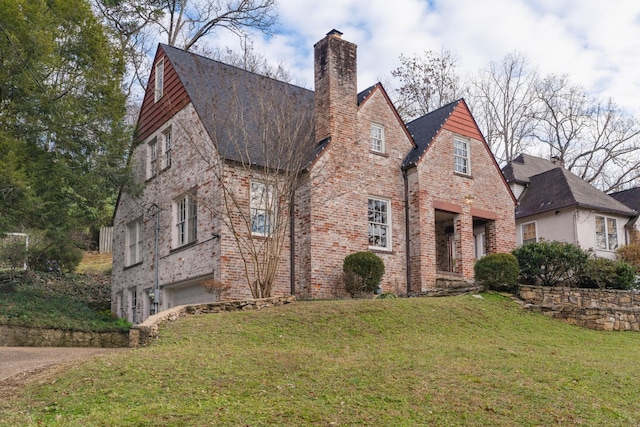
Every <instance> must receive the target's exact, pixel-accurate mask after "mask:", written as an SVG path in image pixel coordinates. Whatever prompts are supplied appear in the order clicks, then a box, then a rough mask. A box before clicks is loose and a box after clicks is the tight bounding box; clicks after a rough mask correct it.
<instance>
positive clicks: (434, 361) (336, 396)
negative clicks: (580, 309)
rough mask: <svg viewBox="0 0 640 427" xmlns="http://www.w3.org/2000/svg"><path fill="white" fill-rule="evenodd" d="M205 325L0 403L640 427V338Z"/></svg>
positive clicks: (325, 306)
mask: <svg viewBox="0 0 640 427" xmlns="http://www.w3.org/2000/svg"><path fill="white" fill-rule="evenodd" d="M483 296H484V298H483V299H478V298H474V297H472V296H462V297H455V298H415V299H384V300H347V301H314V302H298V303H295V304H291V305H287V306H282V307H277V308H272V309H268V310H263V311H256V312H253V311H251V312H235V313H223V314H214V315H202V316H195V317H190V318H186V319H182V320H180V321H178V322H173V323H171V324H169V325H167V326H166V327H164V328H163V329H162V330H161V337H160V339H159V341H158V342H156V343H154V344H153V345H152V346H150V347H147V348H142V349H137V350H132V351H131V352H127V353H124V354H118V355H110V356H105V357H102V358H99V359H92V360H89V361H85V362H83V363H82V364H81V365H80V366H78V367H75V368H70V369H68V370H66V372H65V373H64V374H63V375H62V374H60V375H59V376H57V377H50V378H47V379H46V380H43V381H40V382H39V383H38V384H31V385H29V386H27V387H26V389H25V390H24V391H23V392H21V393H19V394H17V395H15V396H13V397H12V398H11V399H9V400H6V401H3V402H0V413H2V414H3V415H2V416H1V417H0V426H5V425H6V426H14V425H47V426H49V425H52V426H56V425H60V426H89V425H90V426H192V425H194V426H204V425H217V426H273V425H277V426H303V425H313V426H362V425H370V426H416V425H428V426H431V425H433V426H473V425H480V426H516V425H517V426H543V425H544V426H547V425H565V426H566V425H589V426H629V425H638V424H639V423H640V405H638V396H640V381H638V378H640V363H638V354H640V335H638V334H637V333H630V332H627V333H620V332H618V333H611V332H597V331H591V330H587V329H583V328H579V327H575V326H570V325H566V324H563V323H560V322H558V321H554V320H550V319H548V318H546V317H544V316H541V315H537V314H533V313H529V312H526V311H524V310H523V309H522V308H520V307H519V306H517V305H516V304H515V303H513V302H512V301H511V300H510V299H508V298H504V297H502V296H499V295H494V294H485V295H483Z"/></svg>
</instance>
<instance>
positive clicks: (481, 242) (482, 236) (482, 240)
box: [473, 231, 487, 259]
mask: <svg viewBox="0 0 640 427" xmlns="http://www.w3.org/2000/svg"><path fill="white" fill-rule="evenodd" d="M473 237H474V240H473V243H474V252H475V255H476V259H480V258H482V257H484V256H485V255H487V233H486V232H484V231H483V232H482V233H478V234H476V235H474V236H473Z"/></svg>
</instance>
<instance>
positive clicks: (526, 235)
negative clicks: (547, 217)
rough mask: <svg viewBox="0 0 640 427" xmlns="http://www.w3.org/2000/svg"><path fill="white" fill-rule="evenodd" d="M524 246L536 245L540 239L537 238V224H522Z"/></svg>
mask: <svg viewBox="0 0 640 427" xmlns="http://www.w3.org/2000/svg"><path fill="white" fill-rule="evenodd" d="M521 227H522V244H523V245H525V244H527V243H535V242H536V241H537V240H538V239H537V236H536V223H535V222H528V223H526V224H522V226H521Z"/></svg>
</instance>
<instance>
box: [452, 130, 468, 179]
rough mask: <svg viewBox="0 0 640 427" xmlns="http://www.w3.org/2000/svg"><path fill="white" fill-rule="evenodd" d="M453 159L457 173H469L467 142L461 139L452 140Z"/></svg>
mask: <svg viewBox="0 0 640 427" xmlns="http://www.w3.org/2000/svg"><path fill="white" fill-rule="evenodd" d="M453 159H454V167H455V171H456V172H457V173H461V174H464V175H469V174H470V173H469V142H468V141H465V140H463V139H458V138H454V140H453Z"/></svg>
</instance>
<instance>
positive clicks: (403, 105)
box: [391, 50, 463, 121]
mask: <svg viewBox="0 0 640 427" xmlns="http://www.w3.org/2000/svg"><path fill="white" fill-rule="evenodd" d="M400 62H401V64H402V65H400V67H398V68H397V69H395V70H394V71H392V72H391V75H392V76H393V77H394V78H396V79H398V80H399V87H398V89H396V90H395V96H394V98H395V99H394V103H395V105H396V108H397V109H398V113H400V115H401V116H402V118H403V120H405V121H409V120H412V119H415V118H417V117H420V116H423V115H425V114H427V113H429V112H430V111H433V110H435V109H438V108H440V107H442V106H443V105H446V104H448V103H449V102H452V101H455V100H456V99H458V98H460V97H461V96H462V93H463V87H462V81H461V78H460V75H459V74H458V72H457V70H456V62H455V58H454V56H453V55H452V53H451V52H449V51H447V50H443V51H441V52H440V53H437V52H435V51H433V50H427V51H425V52H424V54H423V55H422V56H417V55H416V56H412V57H406V56H404V55H400Z"/></svg>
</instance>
